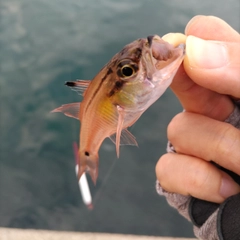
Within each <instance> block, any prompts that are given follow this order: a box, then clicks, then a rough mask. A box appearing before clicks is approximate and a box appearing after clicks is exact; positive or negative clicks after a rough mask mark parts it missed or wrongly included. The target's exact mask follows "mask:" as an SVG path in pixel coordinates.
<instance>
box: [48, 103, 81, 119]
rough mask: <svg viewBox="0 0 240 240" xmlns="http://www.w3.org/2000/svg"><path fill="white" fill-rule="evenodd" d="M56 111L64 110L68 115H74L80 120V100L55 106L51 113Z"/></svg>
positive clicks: (73, 116)
mask: <svg viewBox="0 0 240 240" xmlns="http://www.w3.org/2000/svg"><path fill="white" fill-rule="evenodd" d="M55 112H62V113H63V114H64V115H66V116H67V117H72V118H76V119H78V120H79V112H80V102H77V103H69V104H64V105H62V106H61V107H58V108H55V109H53V110H52V111H51V113H55Z"/></svg>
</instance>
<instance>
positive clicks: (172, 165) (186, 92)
mask: <svg viewBox="0 0 240 240" xmlns="http://www.w3.org/2000/svg"><path fill="white" fill-rule="evenodd" d="M185 34H186V35H187V39H186V57H185V59H184V64H183V68H182V69H180V70H179V72H178V74H177V75H176V77H175V79H174V81H173V83H172V85H171V88H172V90H173V91H174V93H175V94H176V96H177V97H178V98H179V100H180V102H181V104H182V106H183V108H184V109H185V110H186V112H184V113H180V114H178V115H177V116H176V117H174V118H173V120H172V121H171V123H170V124H169V127H168V138H169V141H170V142H171V143H172V144H173V146H174V148H175V150H176V152H177V154H171V153H168V154H165V155H163V156H162V157H161V158H160V161H159V162H158V164H157V166H156V174H157V179H158V180H159V182H160V183H161V186H162V187H163V188H164V189H165V190H167V191H169V192H175V193H180V194H183V195H191V196H194V197H196V198H199V199H203V200H207V201H213V202H217V203H220V202H223V201H224V200H225V199H226V198H227V197H229V196H231V195H233V194H236V193H238V192H240V187H239V185H238V184H237V183H235V182H234V181H233V180H232V179H231V177H229V176H228V175H227V174H226V173H225V172H223V171H221V170H220V169H219V168H217V167H215V166H214V165H213V164H211V163H210V161H214V162H216V163H217V164H219V165H220V166H223V167H224V168H226V169H229V170H232V171H234V172H235V173H237V174H238V175H240V151H239V147H240V131H239V130H238V129H237V128H235V127H233V126H231V125H230V124H227V123H225V122H223V121H224V120H225V119H226V118H227V117H228V116H229V115H230V114H231V113H232V112H233V110H234V103H233V101H232V97H233V98H240V70H239V69H240V57H239V56H240V35H239V34H238V33H237V32H236V31H235V30H234V29H232V28H231V27H230V26H229V25H227V24H226V23H225V22H224V21H222V20H220V19H218V18H216V17H205V16H197V17H195V18H193V19H192V20H191V21H190V22H189V23H188V25H187V27H186V30H185ZM166 37H167V38H168V39H171V38H173V36H171V35H168V36H166ZM165 40H166V39H165ZM205 40H207V41H205ZM170 41H171V40H170ZM216 41H217V42H216Z"/></svg>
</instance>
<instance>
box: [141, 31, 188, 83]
mask: <svg viewBox="0 0 240 240" xmlns="http://www.w3.org/2000/svg"><path fill="white" fill-rule="evenodd" d="M184 55H185V44H180V45H179V46H177V47H174V46H173V45H171V44H169V43H168V42H165V41H164V40H163V39H162V38H160V37H159V36H158V35H152V36H148V37H147V39H146V42H145V47H144V51H143V65H144V67H145V71H146V75H147V76H146V77H147V79H148V80H153V75H154V73H155V72H156V71H161V70H163V69H164V70H167V72H172V71H173V70H174V69H177V68H178V67H179V66H180V64H181V62H182V60H183V58H184ZM167 68H168V69H167ZM169 68H170V69H169Z"/></svg>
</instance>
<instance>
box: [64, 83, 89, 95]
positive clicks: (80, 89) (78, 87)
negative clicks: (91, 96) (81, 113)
mask: <svg viewBox="0 0 240 240" xmlns="http://www.w3.org/2000/svg"><path fill="white" fill-rule="evenodd" d="M90 82H91V81H89V80H77V81H70V82H65V85H66V86H68V87H70V88H71V89H72V90H73V91H76V92H77V93H78V94H80V95H84V92H85V91H86V89H87V88H88V86H89V84H90Z"/></svg>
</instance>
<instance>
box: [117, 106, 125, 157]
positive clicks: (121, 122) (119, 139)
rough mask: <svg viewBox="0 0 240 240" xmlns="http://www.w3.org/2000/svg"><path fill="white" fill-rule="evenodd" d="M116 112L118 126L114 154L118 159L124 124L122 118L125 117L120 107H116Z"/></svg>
mask: <svg viewBox="0 0 240 240" xmlns="http://www.w3.org/2000/svg"><path fill="white" fill-rule="evenodd" d="M117 110H118V124H117V131H116V152H117V157H118V158H119V154H120V150H119V148H120V142H121V133H122V129H123V123H124V117H125V111H124V109H123V108H122V107H121V106H119V105H118V106H117Z"/></svg>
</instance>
